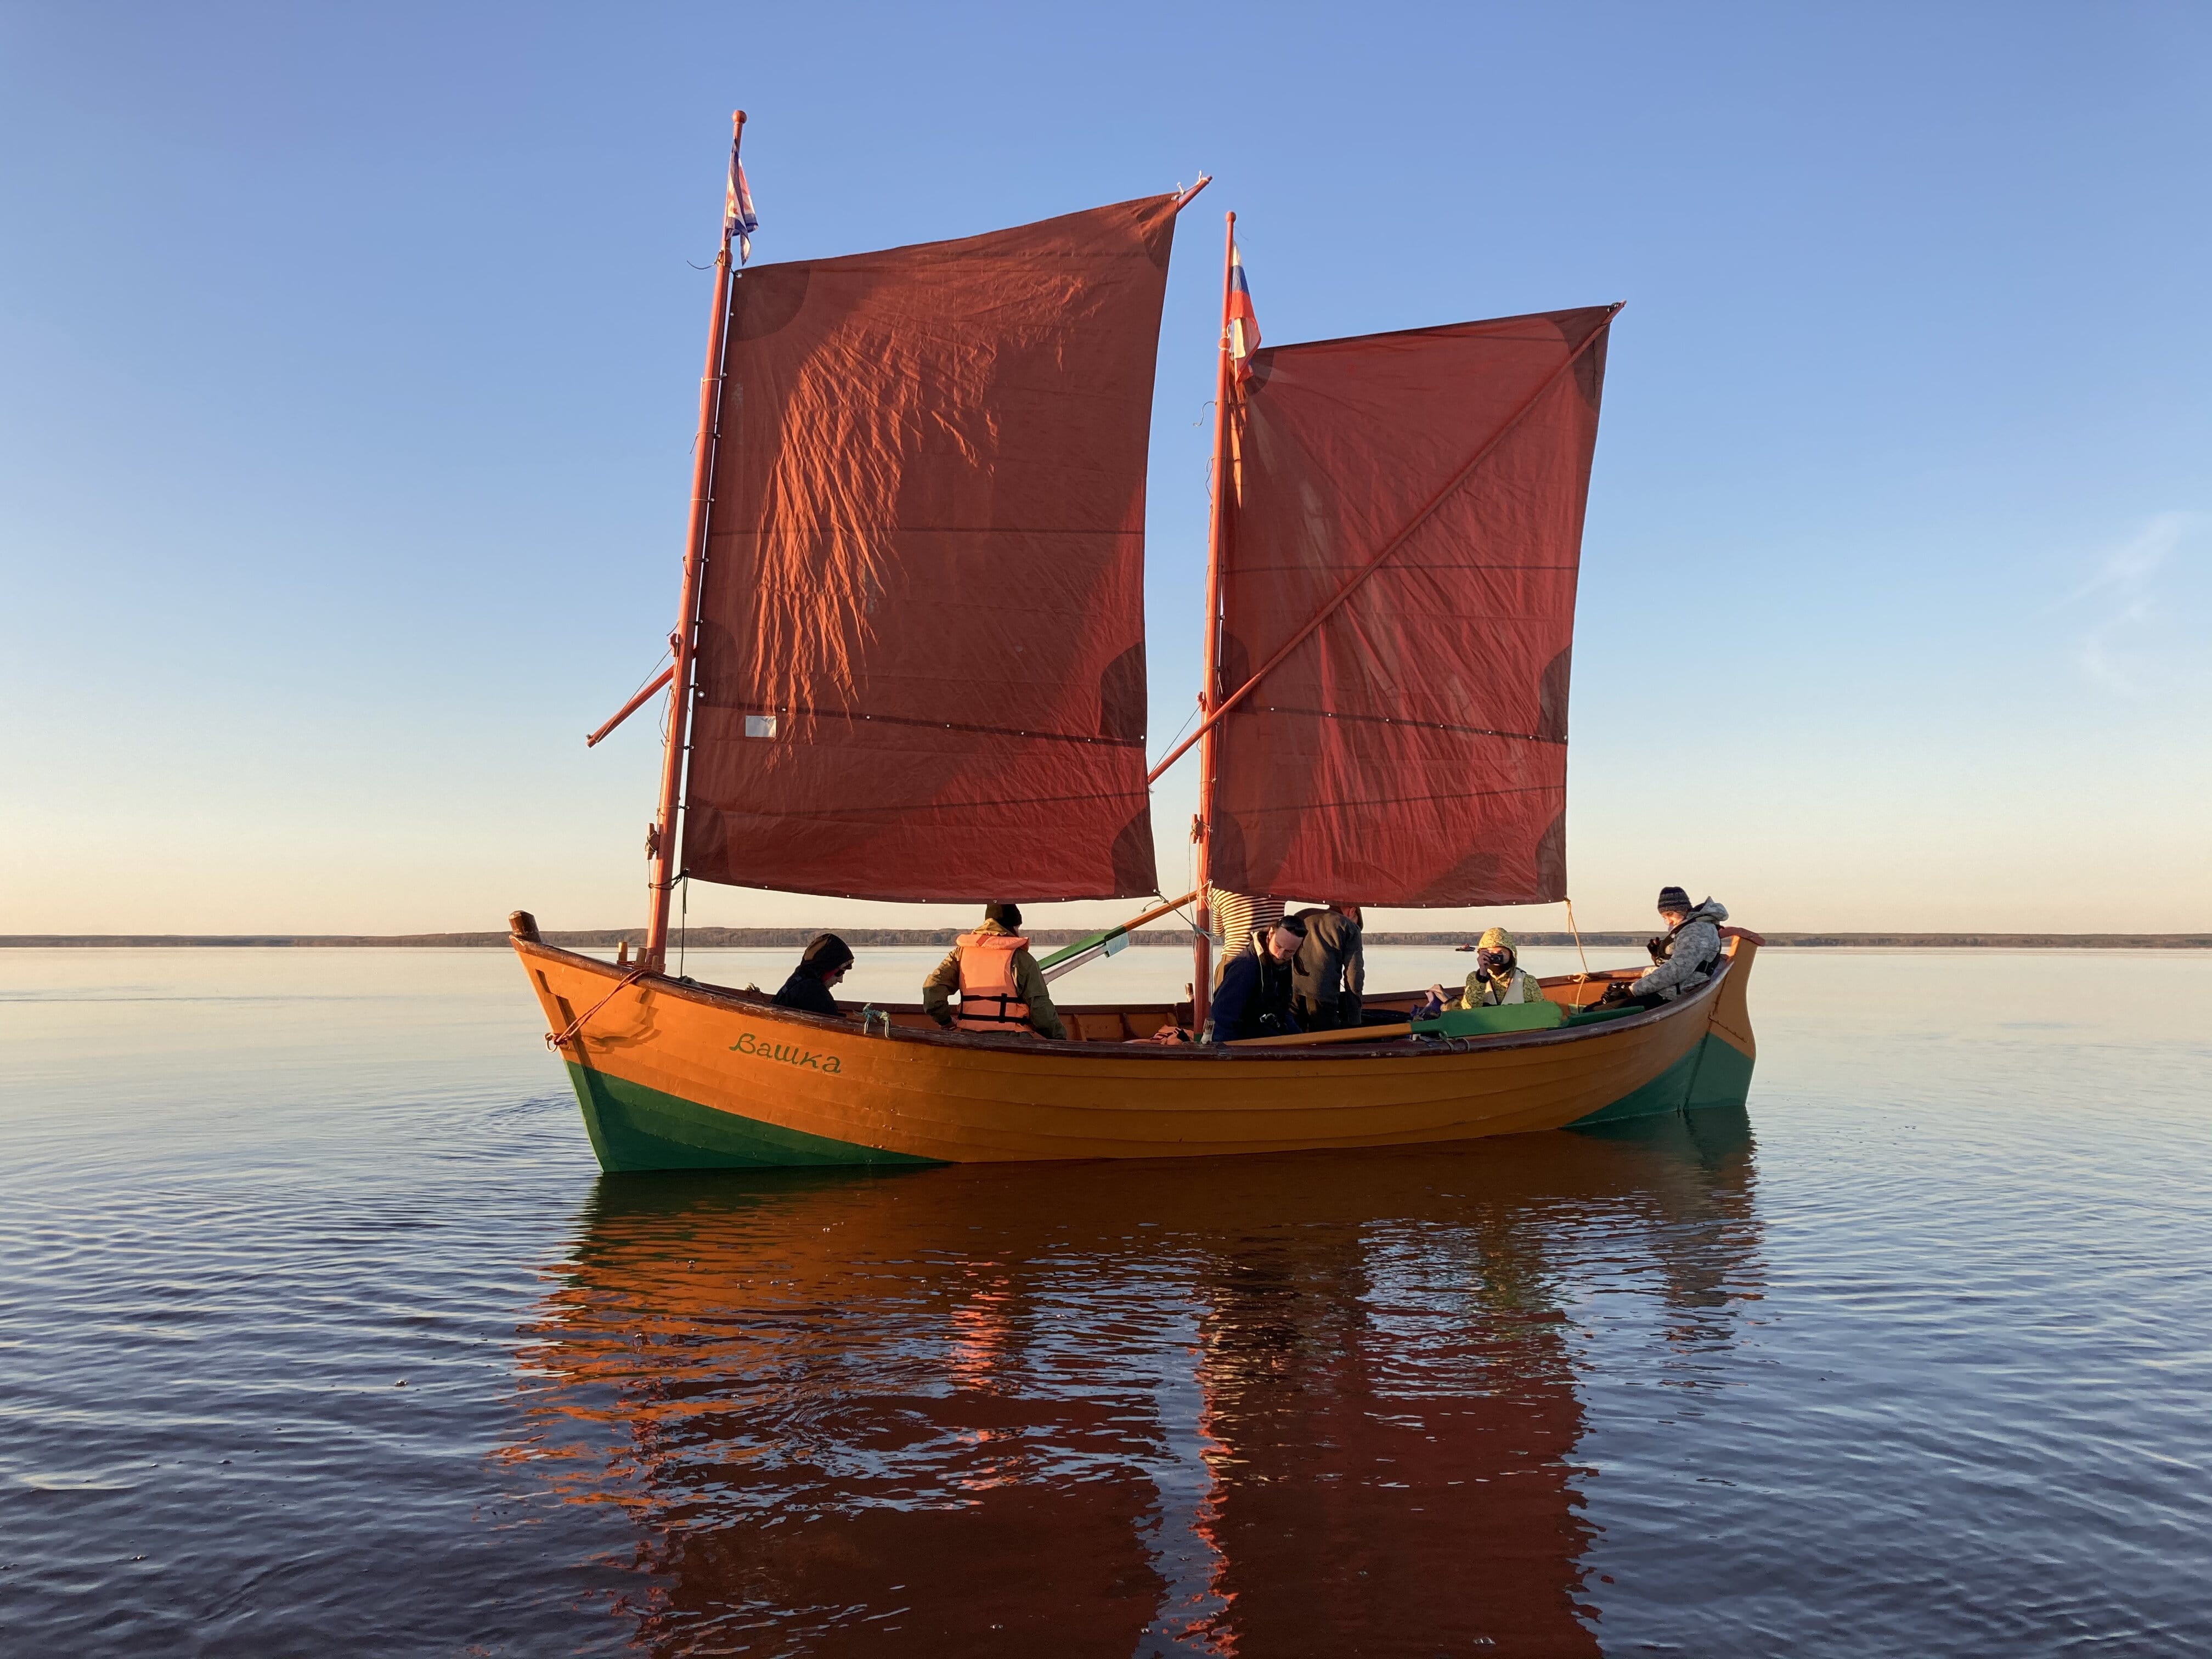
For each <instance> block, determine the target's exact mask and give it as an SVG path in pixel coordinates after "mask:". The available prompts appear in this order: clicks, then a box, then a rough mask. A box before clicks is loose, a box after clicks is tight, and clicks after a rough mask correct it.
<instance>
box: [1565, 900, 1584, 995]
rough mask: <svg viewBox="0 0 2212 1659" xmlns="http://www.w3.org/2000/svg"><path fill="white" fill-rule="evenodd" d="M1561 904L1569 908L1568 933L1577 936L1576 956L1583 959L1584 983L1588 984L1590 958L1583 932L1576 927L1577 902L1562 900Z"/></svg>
mask: <svg viewBox="0 0 2212 1659" xmlns="http://www.w3.org/2000/svg"><path fill="white" fill-rule="evenodd" d="M1561 902H1563V903H1564V904H1565V906H1566V907H1567V931H1568V932H1569V933H1572V934H1573V935H1574V936H1575V954H1576V955H1577V956H1578V957H1582V959H1583V973H1582V976H1583V981H1584V982H1588V981H1589V955H1588V954H1587V953H1586V952H1585V951H1583V930H1582V929H1581V928H1579V927H1576V926H1575V902H1574V901H1573V900H1572V899H1565V900H1562V901H1561Z"/></svg>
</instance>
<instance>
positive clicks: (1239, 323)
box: [1226, 242, 1260, 381]
mask: <svg viewBox="0 0 2212 1659" xmlns="http://www.w3.org/2000/svg"><path fill="white" fill-rule="evenodd" d="M1226 343H1227V345H1228V347H1229V361H1230V362H1231V365H1232V366H1233V367H1234V368H1236V370H1237V380H1239V381H1243V380H1250V379H1251V378H1252V354H1253V353H1254V352H1255V351H1257V350H1258V349H1260V317H1259V313H1257V312H1255V311H1254V310H1253V309H1252V290H1251V289H1249V287H1247V286H1246V285H1245V282H1244V252H1243V249H1242V248H1240V247H1238V246H1237V244H1236V243H1234V242H1231V244H1230V245H1229V337H1228V340H1227V342H1226Z"/></svg>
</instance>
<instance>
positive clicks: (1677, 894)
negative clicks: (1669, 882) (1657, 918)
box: [1659, 887, 1697, 916]
mask: <svg viewBox="0 0 2212 1659" xmlns="http://www.w3.org/2000/svg"><path fill="white" fill-rule="evenodd" d="M1659 908H1660V910H1661V912H1662V914H1663V913H1665V912H1666V911H1668V910H1673V911H1674V912H1676V913H1677V914H1678V915H1685V916H1686V915H1689V914H1690V912H1691V911H1692V910H1694V909H1695V908H1697V906H1695V905H1693V904H1692V903H1691V902H1690V896H1689V895H1688V894H1687V893H1686V892H1684V891H1683V890H1681V889H1680V888H1679V887H1662V888H1661V889H1660V890H1659Z"/></svg>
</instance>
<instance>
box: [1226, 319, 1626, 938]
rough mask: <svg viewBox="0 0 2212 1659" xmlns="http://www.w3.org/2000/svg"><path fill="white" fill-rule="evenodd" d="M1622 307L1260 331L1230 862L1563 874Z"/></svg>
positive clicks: (1433, 899)
mask: <svg viewBox="0 0 2212 1659" xmlns="http://www.w3.org/2000/svg"><path fill="white" fill-rule="evenodd" d="M1614 309H1615V307H1591V308H1589V309H1586V310H1581V311H1569V312H1554V313H1543V314H1541V315H1537V316H1532V317H1518V318H1508V319H1498V320H1497V321H1493V322H1487V323H1468V324H1462V325H1454V326H1450V327H1446V328H1431V329H1420V330H1413V331H1406V332H1402V333H1395V334H1383V335H1371V336H1364V337H1352V338H1347V339H1340V340H1328V341H1321V342H1316V343H1310V344H1303V345H1296V346H1283V347H1275V348H1272V349H1263V350H1261V352H1259V353H1257V354H1256V355H1255V357H1254V360H1253V371H1254V372H1253V377H1252V381H1251V384H1250V386H1249V390H1248V391H1247V392H1246V394H1245V396H1244V397H1243V399H1242V401H1241V404H1240V408H1239V410H1238V419H1237V424H1236V430H1235V438H1236V445H1235V456H1234V459H1233V463H1232V467H1231V489H1230V490H1229V492H1228V497H1227V500H1228V514H1227V523H1226V527H1225V535H1224V538H1223V554H1222V559H1223V565H1224V568H1223V574H1222V592H1223V599H1222V637H1221V647H1220V668H1219V690H1218V694H1217V695H1218V696H1221V697H1222V698H1223V700H1224V701H1228V694H1230V693H1231V692H1233V691H1237V690H1238V689H1239V688H1244V692H1243V696H1242V697H1241V698H1239V699H1237V700H1236V702H1235V705H1234V706H1233V707H1231V708H1229V709H1228V710H1227V712H1226V713H1225V714H1224V715H1222V716H1221V717H1220V727H1219V732H1218V738H1217V747H1216V755H1215V782H1214V787H1213V799H1212V804H1211V811H1210V813H1209V825H1210V830H1209V833H1210V835H1211V837H1212V845H1211V848H1210V867H1211V870H1212V879H1213V880H1214V881H1215V882H1216V883H1218V884H1219V885H1221V886H1223V887H1225V888H1228V889H1231V890H1237V891H1243V892H1252V893H1273V894H1279V895H1286V896H1301V897H1328V898H1335V899H1342V900H1346V901H1348V902H1357V903H1362V904H1395V905H1407V906H1437V905H1461V904H1489V903H1535V902H1546V901H1549V900H1555V899H1558V898H1559V897H1561V896H1564V895H1565V885H1566V861H1565V792H1566V699H1567V685H1568V675H1569V666H1570V663H1571V650H1572V644H1573V628H1574V596H1575V583H1576V579H1577V572H1578V569H1579V565H1580V554H1581V541H1582V521H1583V507H1584V502H1585V500H1586V498H1587V495H1588V489H1589V465H1590V457H1591V452H1592V448H1593V447H1594V445H1595V439H1596V431H1597V413H1598V404H1599V398H1600V392H1601V386H1602V382H1603V372H1604V331H1605V329H1606V326H1607V324H1608V323H1609V322H1610V320H1611V319H1612V316H1613V310H1614ZM1316 618H1318V619H1319V620H1318V622H1316ZM1255 676H1256V677H1257V678H1255Z"/></svg>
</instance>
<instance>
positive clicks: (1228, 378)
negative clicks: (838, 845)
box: [1155, 213, 1237, 1039]
mask: <svg viewBox="0 0 2212 1659" xmlns="http://www.w3.org/2000/svg"><path fill="white" fill-rule="evenodd" d="M1222 218H1223V222H1224V228H1223V230H1222V237H1221V332H1220V336H1219V337H1218V339H1217V340H1216V341H1215V343H1214V344H1215V364H1214V376H1213V490H1212V505H1211V508H1210V511H1209V512H1208V513H1207V517H1206V635H1205V639H1204V641H1203V648H1204V652H1205V659H1204V664H1205V665H1204V667H1203V669H1202V670H1201V671H1200V681H1199V693H1198V717H1199V719H1200V720H1202V721H1205V722H1206V725H1205V726H1203V727H1202V728H1201V729H1202V731H1203V732H1204V735H1203V737H1202V738H1200V742H1199V746H1198V813H1197V816H1196V817H1194V818H1192V820H1191V824H1190V836H1191V840H1192V842H1194V846H1195V853H1194V857H1193V859H1192V861H1191V875H1192V884H1193V885H1194V886H1195V887H1196V888H1197V889H1198V912H1197V914H1198V931H1197V933H1196V934H1195V935H1194V937H1193V939H1192V940H1191V981H1190V1034H1191V1036H1192V1037H1193V1039H1196V1038H1198V1037H1199V1036H1202V1035H1203V1034H1204V1032H1205V1030H1206V1011H1207V1007H1208V1006H1209V1005H1210V1004H1211V1003H1212V1000H1213V885H1212V878H1213V872H1212V865H1213V859H1212V850H1213V753H1214V735H1215V725H1216V723H1215V722H1214V721H1213V719H1212V715H1213V709H1214V705H1215V703H1217V702H1218V701H1219V700H1220V696H1221V542H1222V536H1223V533H1224V528H1225V524H1226V521H1227V513H1226V511H1225V508H1226V505H1227V499H1228V496H1227V492H1228V490H1229V489H1230V477H1229V399H1230V398H1231V396H1232V395H1233V394H1234V392H1236V389H1237V376H1236V374H1235V365H1234V363H1233V362H1231V354H1230V349H1229V305H1230V289H1231V283H1232V282H1233V281H1234V280H1235V276H1236V264H1237V216H1236V215H1235V214H1234V213H1227V214H1224V215H1223V216H1222ZM1155 775H1157V773H1156V774H1155Z"/></svg>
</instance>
